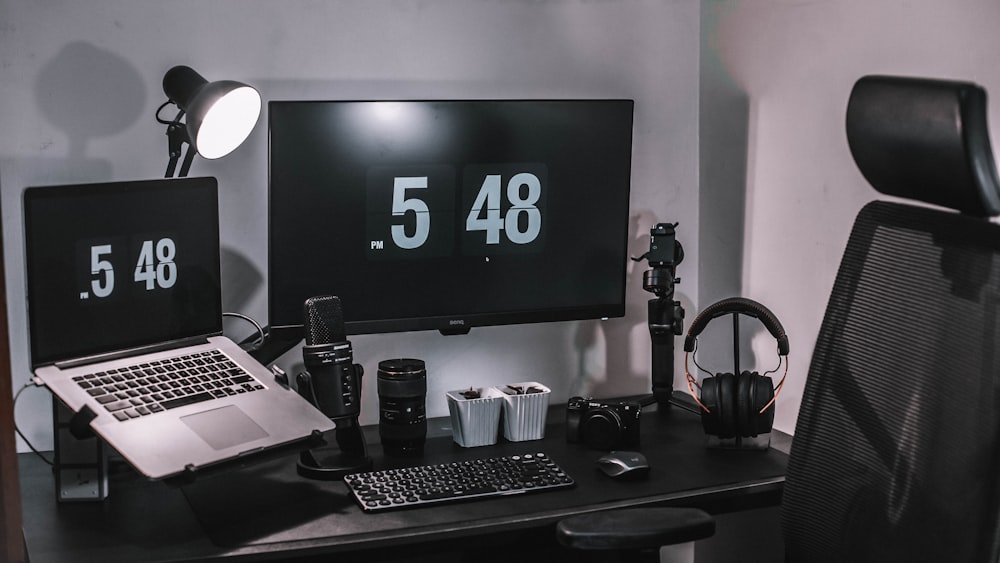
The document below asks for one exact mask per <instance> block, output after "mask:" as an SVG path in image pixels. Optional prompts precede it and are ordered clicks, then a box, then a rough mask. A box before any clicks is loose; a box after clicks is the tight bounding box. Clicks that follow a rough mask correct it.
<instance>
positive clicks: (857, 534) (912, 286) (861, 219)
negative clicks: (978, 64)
mask: <svg viewBox="0 0 1000 563" xmlns="http://www.w3.org/2000/svg"><path fill="white" fill-rule="evenodd" d="M847 139H848V144H849V146H850V150H851V154H852V155H853V157H854V160H855V162H856V163H857V165H858V167H859V169H860V170H861V172H862V174H863V175H864V177H865V178H866V179H867V180H868V182H869V183H870V184H871V185H872V186H873V187H874V188H875V189H876V190H878V191H879V192H881V193H883V194H886V195H890V196H893V197H894V198H904V199H911V200H916V201H918V202H922V203H925V204H931V205H932V206H933V207H929V206H926V205H922V204H918V205H914V204H912V203H907V202H902V201H874V202H871V203H869V204H868V205H866V206H865V207H864V208H863V209H862V210H861V211H860V213H859V214H858V216H857V218H856V220H855V223H854V228H853V231H852V232H851V236H850V239H849V240H848V243H847V248H846V250H845V253H844V257H843V260H842V261H841V264H840V269H839V271H838V273H837V278H836V281H835V283H834V287H833V291H832V295H831V296H830V300H829V302H828V305H827V309H826V313H825V315H824V318H823V323H822V326H821V328H820V332H819V336H818V338H817V342H816V348H815V350H814V353H813V358H812V362H811V364H810V368H809V374H808V377H807V380H806V385H805V390H804V394H803V398H802V404H801V407H800V409H799V416H798V421H797V424H796V427H795V436H794V439H793V441H792V447H791V452H790V456H789V464H788V471H787V475H786V481H785V487H784V493H783V497H782V507H781V512H782V532H783V536H784V543H785V546H784V547H785V555H786V559H787V560H788V561H808V562H810V563H811V562H823V561H911V560H912V561H998V560H1000V559H998V558H1000V517H998V513H1000V226H998V225H997V224H994V223H991V222H990V221H989V220H988V217H992V216H996V215H998V214H1000V181H998V179H997V173H996V168H995V164H994V160H993V154H992V149H991V147H990V141H989V135H988V129H987V114H986V93H985V91H984V90H983V89H982V88H981V87H979V86H977V85H975V84H971V83H964V82H951V81H941V80H928V79H913V78H901V77H887V76H866V77H864V78H862V79H860V80H859V81H858V82H857V83H856V84H855V86H854V89H853V91H852V92H851V97H850V101H849V102H848V109H847ZM633 510H643V509H633ZM631 517H632V518H636V517H638V516H637V515H636V513H632V514H631ZM612 522H614V525H612V524H608V525H607V526H606V527H605V528H604V529H601V530H587V529H586V528H583V525H584V524H585V522H582V523H581V522H576V521H573V520H572V519H568V520H566V521H563V522H560V524H559V526H558V527H557V537H558V539H559V540H560V542H561V543H563V544H564V545H569V546H573V547H579V548H583V549H588V548H589V549H593V548H596V547H598V545H597V544H596V543H594V537H596V536H595V534H596V535H607V536H611V537H614V536H615V534H616V533H617V532H616V531H615V530H614V528H615V526H617V524H618V523H617V522H615V521H613V520H612ZM578 525H579V526H581V529H579V530H578V529H577V528H576V527H577V526H578ZM665 525H666V524H665ZM677 525H680V524H677ZM578 539H579V541H578ZM619 546H620V545H619Z"/></svg>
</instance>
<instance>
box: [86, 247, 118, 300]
mask: <svg viewBox="0 0 1000 563" xmlns="http://www.w3.org/2000/svg"><path fill="white" fill-rule="evenodd" d="M104 254H111V245H110V244H102V245H99V246H91V247H90V273H91V274H93V275H94V277H95V279H92V280H90V289H91V290H93V292H94V295H95V296H97V297H107V296H109V295H111V292H112V291H114V290H115V270H114V268H112V267H111V262H108V261H107V260H103V259H101V256H102V255H104ZM102 272H103V273H104V276H103V278H102V277H101V273H102Z"/></svg>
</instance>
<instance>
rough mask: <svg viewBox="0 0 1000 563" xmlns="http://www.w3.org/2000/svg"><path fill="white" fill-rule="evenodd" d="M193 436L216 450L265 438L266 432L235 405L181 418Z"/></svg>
mask: <svg viewBox="0 0 1000 563" xmlns="http://www.w3.org/2000/svg"><path fill="white" fill-rule="evenodd" d="M181 421H182V422H183V423H184V424H187V425H188V427H189V428H190V429H191V430H194V432H195V434H197V435H198V436H200V437H201V439H202V440H205V441H206V442H208V445H210V446H212V447H213V448H215V449H217V450H222V449H225V448H230V447H233V446H237V445H239V444H243V443H246V442H252V441H253V440H259V439H261V438H266V437H267V435H268V434H267V432H265V431H264V429H263V428H261V427H260V426H258V425H257V423H256V422H254V421H253V420H251V419H250V417H249V416H247V415H246V414H245V413H244V412H243V411H241V410H240V408H239V407H237V406H236V405H229V406H226V407H222V408H218V409H214V410H210V411H207V412H200V413H197V414H189V415H187V416H182V417H181Z"/></svg>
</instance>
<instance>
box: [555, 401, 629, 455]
mask: <svg viewBox="0 0 1000 563" xmlns="http://www.w3.org/2000/svg"><path fill="white" fill-rule="evenodd" d="M641 414H642V406H641V405H640V404H639V403H637V402H633V401H611V402H603V401H595V400H593V399H585V398H583V397H572V398H570V400H569V401H568V402H567V403H566V440H567V441H568V442H574V443H584V444H586V445H588V446H590V447H591V448H594V449H597V450H615V449H622V448H635V447H638V446H639V416H640V415H641Z"/></svg>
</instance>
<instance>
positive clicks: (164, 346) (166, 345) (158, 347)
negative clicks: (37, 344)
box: [55, 336, 208, 369]
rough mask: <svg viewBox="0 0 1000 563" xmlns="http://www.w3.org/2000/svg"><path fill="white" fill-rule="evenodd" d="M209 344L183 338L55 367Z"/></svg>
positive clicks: (94, 356) (77, 365) (63, 362)
mask: <svg viewBox="0 0 1000 563" xmlns="http://www.w3.org/2000/svg"><path fill="white" fill-rule="evenodd" d="M207 342H208V338H207V337H204V336H193V337H191V338H182V339H180V340H171V341H169V342H158V343H156V344H150V345H148V346H139V347H137V348H129V349H127V350H116V351H114V352H106V353H104V354H95V355H93V356H86V357H83V358H73V359H72V360H64V361H62V362H56V363H55V366H56V367H57V368H59V369H67V368H75V367H79V366H85V365H88V364H96V363H98V362H107V361H111V360H117V359H119V358H127V357H131V356H139V355H142V354H152V353H153V352H162V351H163V350H172V349H174V348H181V347H184V346H195V345H197V344H205V343H207Z"/></svg>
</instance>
